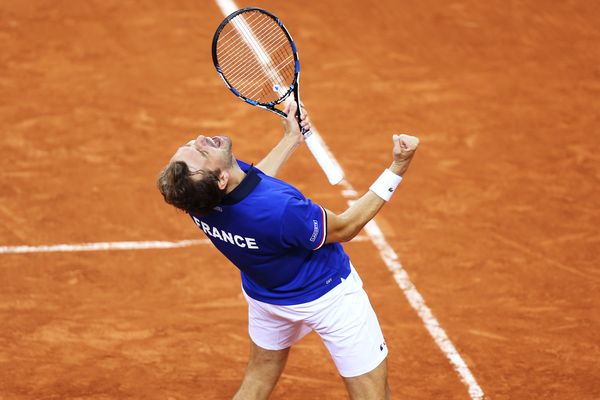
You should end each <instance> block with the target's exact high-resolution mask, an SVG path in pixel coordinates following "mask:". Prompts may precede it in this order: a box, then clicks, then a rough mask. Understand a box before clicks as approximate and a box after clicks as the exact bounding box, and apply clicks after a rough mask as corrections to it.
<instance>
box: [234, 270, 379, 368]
mask: <svg viewBox="0 0 600 400" xmlns="http://www.w3.org/2000/svg"><path fill="white" fill-rule="evenodd" d="M362 286H363V284H362V280H361V279H360V277H359V276H358V273H357V272H356V270H355V269H354V267H352V271H351V272H350V275H348V278H347V279H345V280H343V281H342V283H340V284H339V285H337V286H336V287H335V288H333V289H332V290H330V291H329V292H327V293H326V294H325V295H323V296H321V297H320V298H318V299H317V300H313V301H311V302H309V303H304V304H296V305H291V306H279V305H273V304H267V303H263V302H261V301H258V300H255V299H253V298H251V297H249V296H248V295H247V294H246V293H245V292H244V296H245V297H246V300H247V302H248V331H249V333H250V338H251V339H252V341H253V342H254V343H255V344H256V345H258V346H260V347H262V348H264V349H267V350H282V349H285V348H288V347H290V346H292V345H293V344H294V343H296V342H297V341H298V340H300V339H302V338H303V337H304V336H305V335H306V334H308V333H309V332H310V331H311V330H314V331H316V332H317V333H318V334H319V336H321V339H322V340H323V342H324V343H325V346H326V347H327V349H328V350H329V353H330V354H331V357H332V358H333V361H334V362H335V365H336V366H337V369H338V372H339V373H340V375H341V376H343V377H345V378H350V377H353V376H358V375H362V374H365V373H367V372H370V371H372V370H373V369H375V367H377V366H378V365H379V364H380V363H381V362H382V361H383V360H384V359H385V357H386V356H387V353H388V349H387V346H386V344H385V340H384V338H383V333H382V332H381V328H380V327H379V322H378V321H377V316H376V315H375V311H373V307H371V303H370V302H369V298H368V296H367V293H366V292H365V291H364V289H363V287H362ZM242 291H243V289H242Z"/></svg>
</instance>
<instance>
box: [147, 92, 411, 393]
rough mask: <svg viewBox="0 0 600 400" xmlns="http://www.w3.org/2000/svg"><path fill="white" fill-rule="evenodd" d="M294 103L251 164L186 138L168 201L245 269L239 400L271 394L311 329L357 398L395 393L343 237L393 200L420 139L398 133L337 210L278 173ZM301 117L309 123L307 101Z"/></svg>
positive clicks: (167, 178)
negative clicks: (244, 361)
mask: <svg viewBox="0 0 600 400" xmlns="http://www.w3.org/2000/svg"><path fill="white" fill-rule="evenodd" d="M296 107H297V106H296V103H295V102H293V101H292V102H288V103H287V105H286V110H285V112H286V113H287V114H288V115H289V117H288V118H287V119H285V120H284V130H285V132H284V135H283V138H282V139H281V141H280V142H279V143H278V144H277V145H276V146H275V147H274V148H273V149H272V150H271V152H270V153H269V154H268V155H267V156H266V157H265V158H264V159H263V160H262V161H260V162H259V163H258V164H256V165H255V166H252V165H248V164H246V163H244V162H242V161H239V160H236V158H235V157H234V155H233V153H232V141H231V139H230V138H228V137H225V136H215V137H206V136H198V138H196V139H195V140H191V141H189V142H188V143H186V144H185V145H183V146H181V147H180V148H179V149H177V151H176V152H175V154H174V155H173V157H172V158H171V160H170V161H169V163H168V165H167V166H166V167H165V169H164V170H163V171H162V172H161V174H160V176H159V178H158V188H159V190H160V192H161V193H162V195H163V197H164V199H165V201H166V202H167V203H169V204H171V205H173V206H175V207H177V208H179V209H181V210H183V211H185V212H186V213H188V214H189V215H190V217H191V218H192V220H193V221H194V223H195V224H196V225H197V226H198V228H200V230H202V231H203V232H204V234H206V236H207V237H208V238H209V239H210V240H211V241H212V243H213V244H214V245H215V246H216V247H217V249H219V250H220V251H221V252H222V253H223V254H224V255H225V256H226V257H227V258H228V259H229V260H230V261H231V262H232V263H233V264H234V265H235V266H236V267H237V268H239V269H240V271H241V280H242V290H243V293H244V296H245V298H246V300H247V302H248V325H249V327H248V330H249V335H250V339H251V351H250V360H249V363H248V367H247V370H246V373H245V376H244V379H243V381H242V383H241V386H240V388H239V390H238V392H237V393H236V394H235V396H234V399H253V400H254V399H267V398H268V397H269V395H270V393H271V391H272V390H273V388H274V387H275V384H276V383H277V380H278V379H279V376H280V375H281V373H282V371H283V369H284V367H285V363H286V361H287V357H288V354H289V351H290V348H291V346H292V345H293V344H294V343H296V342H297V341H298V340H300V339H301V338H302V337H304V336H305V335H306V334H307V333H309V332H310V331H311V330H314V331H316V332H317V333H318V334H319V335H320V337H321V339H322V340H323V342H324V344H325V346H326V347H327V349H328V350H329V353H330V354H331V356H332V358H333V361H334V362H335V364H336V366H337V369H338V372H339V374H340V375H341V376H342V378H343V380H344V383H345V385H346V388H347V390H348V393H349V395H350V397H351V398H352V399H389V398H390V391H389V387H388V384H387V364H386V357H387V354H388V349H387V346H386V343H385V339H384V337H383V334H382V332H381V328H380V327H379V323H378V321H377V316H376V315H375V312H374V311H373V308H372V307H371V304H370V303H369V299H368V297H367V294H366V293H365V291H364V290H363V288H362V281H361V279H360V277H359V275H358V273H357V272H356V270H355V269H354V267H353V266H352V264H351V263H350V260H349V258H348V256H347V255H346V253H345V252H344V249H343V248H342V246H341V245H340V244H339V243H340V242H346V241H349V240H351V239H352V238H353V237H355V236H356V235H357V234H358V233H359V231H360V230H361V229H362V227H363V226H364V225H365V224H366V223H367V222H368V221H369V220H371V219H372V218H373V217H374V216H375V215H376V214H377V212H378V211H379V210H380V209H381V207H382V206H383V205H384V204H385V203H386V201H388V200H390V198H391V196H392V194H393V192H394V191H395V189H396V187H397V186H398V184H399V183H400V181H401V180H402V176H403V175H404V173H405V172H406V170H407V168H408V166H409V164H410V162H411V159H412V157H413V155H414V152H415V150H416V148H417V146H418V139H417V138H416V137H413V136H408V135H393V152H392V153H393V161H392V163H391V165H390V167H389V168H388V169H386V170H384V172H383V173H382V174H381V176H380V177H379V178H378V179H377V180H376V181H375V182H374V183H373V185H372V186H371V187H370V190H369V191H368V192H367V193H365V194H364V195H363V196H362V197H361V198H360V199H359V200H358V201H356V202H355V203H354V204H353V205H352V206H350V207H349V208H348V209H347V210H346V211H344V212H343V213H341V214H336V213H333V212H331V211H329V210H327V209H325V208H323V207H321V206H320V205H318V204H315V203H313V202H312V201H311V200H309V199H307V198H306V197H304V196H303V195H302V193H300V191H298V190H297V189H295V188H294V187H293V186H291V185H290V184H288V183H286V182H283V181H281V180H279V179H276V178H275V176H276V175H277V172H278V171H279V169H280V168H281V166H282V165H283V164H284V163H285V161H286V160H287V159H288V158H289V156H290V155H291V154H292V153H293V152H294V150H295V149H296V148H297V147H298V146H299V145H300V144H301V143H302V141H303V136H302V134H301V132H300V129H299V127H298V122H297V121H296V119H295V117H294V115H295V114H296ZM301 125H302V127H303V128H304V129H310V121H309V119H308V117H307V114H306V112H304V110H303V117H302V120H301Z"/></svg>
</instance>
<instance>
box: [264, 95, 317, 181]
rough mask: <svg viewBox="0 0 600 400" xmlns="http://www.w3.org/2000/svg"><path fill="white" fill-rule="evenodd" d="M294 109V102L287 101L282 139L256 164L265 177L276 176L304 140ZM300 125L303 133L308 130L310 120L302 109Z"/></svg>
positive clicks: (295, 107) (295, 106)
mask: <svg viewBox="0 0 600 400" xmlns="http://www.w3.org/2000/svg"><path fill="white" fill-rule="evenodd" d="M296 109H297V105H296V102H295V101H289V102H288V103H287V104H286V106H285V110H284V112H285V113H286V114H287V115H288V116H287V118H285V119H284V120H283V127H284V133H283V137H282V138H281V140H280V141H279V143H277V144H276V145H275V147H273V149H272V150H271V151H270V152H269V154H267V156H266V157H265V158H263V159H262V160H261V161H260V162H259V163H258V164H256V168H258V169H260V170H261V171H262V172H264V173H265V174H267V175H270V176H276V175H277V173H278V172H279V170H280V169H281V167H282V166H283V164H284V163H285V162H286V161H287V159H288V158H290V156H291V155H292V153H293V152H294V151H295V150H296V148H297V147H298V145H300V144H301V143H302V142H303V140H304V138H303V136H302V133H301V132H300V127H299V126H298V121H297V120H296ZM300 124H301V125H302V128H303V129H304V130H305V131H308V130H310V120H309V119H308V114H307V113H306V111H305V110H304V108H302V121H301V123H300Z"/></svg>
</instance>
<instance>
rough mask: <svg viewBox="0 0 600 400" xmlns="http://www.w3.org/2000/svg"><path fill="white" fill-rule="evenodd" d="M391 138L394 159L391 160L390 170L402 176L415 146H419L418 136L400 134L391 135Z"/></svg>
mask: <svg viewBox="0 0 600 400" xmlns="http://www.w3.org/2000/svg"><path fill="white" fill-rule="evenodd" d="M392 140H393V141H394V150H393V154H394V161H393V162H392V165H391V167H390V171H392V172H393V173H395V174H396V175H400V176H402V175H403V174H404V173H405V172H406V170H407V169H408V166H409V164H410V161H411V160H412V157H413V156H414V154H415V151H417V147H418V146H419V138H417V137H416V136H410V135H406V134H401V135H393V136H392Z"/></svg>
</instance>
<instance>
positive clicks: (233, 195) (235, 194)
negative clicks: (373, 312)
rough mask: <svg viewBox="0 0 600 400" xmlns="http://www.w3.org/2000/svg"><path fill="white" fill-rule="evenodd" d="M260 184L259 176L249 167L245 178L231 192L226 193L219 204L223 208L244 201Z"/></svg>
mask: <svg viewBox="0 0 600 400" xmlns="http://www.w3.org/2000/svg"><path fill="white" fill-rule="evenodd" d="M259 182H260V176H259V175H258V173H257V169H256V168H254V167H253V166H251V167H250V168H249V169H248V170H247V171H246V176H245V177H244V179H242V181H241V182H240V184H239V185H237V186H236V187H235V188H234V189H233V190H232V191H231V192H229V193H227V194H226V195H225V197H223V200H222V201H221V204H222V205H224V206H231V205H234V204H237V203H239V202H240V201H242V200H244V199H245V198H246V197H247V196H248V195H249V194H250V193H251V192H252V191H253V190H254V188H255V187H256V185H258V184H259Z"/></svg>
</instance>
